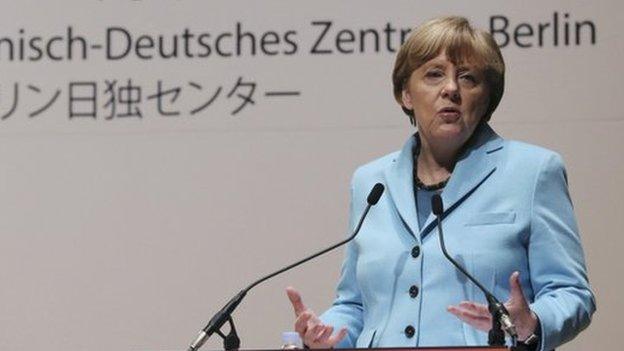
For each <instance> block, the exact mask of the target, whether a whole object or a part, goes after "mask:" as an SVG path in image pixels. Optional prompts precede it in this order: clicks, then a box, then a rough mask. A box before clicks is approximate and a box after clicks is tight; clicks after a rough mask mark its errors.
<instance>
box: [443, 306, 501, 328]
mask: <svg viewBox="0 0 624 351" xmlns="http://www.w3.org/2000/svg"><path fill="white" fill-rule="evenodd" d="M447 310H448V311H449V312H450V313H452V314H453V315H455V317H457V318H458V319H459V320H461V321H462V322H464V323H466V324H468V325H470V326H472V327H473V328H476V329H478V330H481V331H488V330H490V329H491V327H492V322H491V320H490V318H487V317H482V316H474V315H471V314H470V312H467V311H466V310H463V309H461V308H458V307H457V306H449V307H448V308H447Z"/></svg>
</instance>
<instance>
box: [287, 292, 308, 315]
mask: <svg viewBox="0 0 624 351" xmlns="http://www.w3.org/2000/svg"><path fill="white" fill-rule="evenodd" d="M286 295H288V299H289V300H290V303H291V304H292V306H293V309H294V310H295V316H297V317H299V315H300V314H301V313H303V311H305V310H306V307H305V305H304V304H303V300H302V299H301V294H299V292H298V291H297V290H295V288H293V287H291V286H289V287H287V288H286Z"/></svg>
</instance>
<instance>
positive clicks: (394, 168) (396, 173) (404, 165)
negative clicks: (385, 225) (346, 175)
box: [385, 136, 420, 239]
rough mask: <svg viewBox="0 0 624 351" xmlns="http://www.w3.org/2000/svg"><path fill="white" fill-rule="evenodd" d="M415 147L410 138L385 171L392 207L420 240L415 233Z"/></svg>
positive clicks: (417, 230)
mask: <svg viewBox="0 0 624 351" xmlns="http://www.w3.org/2000/svg"><path fill="white" fill-rule="evenodd" d="M415 145H416V138H415V137H414V136H412V137H411V138H409V140H408V141H407V142H406V143H405V145H404V146H403V149H402V150H401V151H400V152H399V154H398V156H397V157H396V158H395V159H393V160H392V164H391V166H390V167H388V168H386V170H385V177H386V186H387V188H388V192H389V194H390V197H391V199H392V201H393V202H394V206H395V208H396V210H397V212H398V213H399V216H400V217H401V219H402V220H403V223H404V224H405V225H406V226H407V228H408V229H409V231H410V234H412V235H413V236H414V237H415V238H416V239H420V237H419V236H417V235H416V233H418V232H419V228H418V219H417V217H416V202H415V199H414V180H413V176H412V174H413V173H412V172H413V169H414V162H413V154H412V153H413V149H414V146H415Z"/></svg>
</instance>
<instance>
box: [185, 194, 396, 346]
mask: <svg viewBox="0 0 624 351" xmlns="http://www.w3.org/2000/svg"><path fill="white" fill-rule="evenodd" d="M384 189H385V188H384V186H383V184H381V183H377V184H375V186H373V188H372V189H371V191H370V193H369V194H368V197H367V198H366V202H367V203H368V205H367V206H366V208H365V209H364V212H363V213H362V216H360V220H359V222H358V224H357V226H356V227H355V230H354V231H353V234H351V236H349V237H348V238H346V239H345V240H343V241H341V242H339V243H337V244H334V245H332V246H330V247H328V248H326V249H323V250H321V251H319V252H317V253H315V254H312V255H310V256H308V257H306V258H304V259H302V260H299V261H297V262H295V263H292V264H290V265H288V266H286V267H284V268H282V269H280V270H278V271H276V272H273V273H271V274H268V275H266V276H264V277H262V278H260V279H258V280H256V281H255V282H253V283H251V284H250V285H249V286H247V287H246V288H244V289H243V290H241V291H240V292H239V293H238V294H236V295H235V296H234V297H233V298H232V299H230V301H228V303H227V304H225V306H223V308H221V310H219V312H217V313H216V314H215V315H214V316H213V317H212V318H210V321H208V324H207V325H206V326H205V327H204V328H203V329H202V330H201V331H200V332H199V334H198V335H197V337H196V338H195V340H193V342H192V343H191V345H190V346H189V348H188V351H197V350H198V349H199V348H200V347H201V346H202V345H203V344H204V343H205V342H206V340H208V338H209V337H210V336H211V335H212V334H214V333H217V334H218V335H219V336H221V337H222V338H223V339H224V341H223V344H224V348H225V350H234V349H238V347H239V346H240V340H239V338H238V335H236V329H235V328H234V322H233V320H232V313H233V312H234V310H235V309H236V307H238V305H239V304H240V303H241V301H242V300H243V298H244V297H245V295H247V292H249V290H251V289H253V288H254V287H255V286H256V285H258V284H260V283H262V282H264V281H266V280H268V279H270V278H273V277H274V276H276V275H278V274H281V273H284V272H286V271H288V270H290V269H292V268H295V267H297V266H299V265H301V264H303V263H305V262H308V261H309V260H311V259H313V258H316V257H318V256H320V255H322V254H324V253H327V252H329V251H332V250H333V249H335V248H337V247H340V246H342V245H344V244H346V243H348V242H349V241H351V240H353V239H354V238H355V236H356V235H357V234H358V233H359V232H360V228H361V227H362V223H364V219H365V218H366V216H367V215H368V211H369V210H370V208H371V207H372V206H375V205H376V204H377V202H379V198H381V195H382V194H383V192H384ZM226 321H227V322H229V324H230V334H228V335H227V336H226V335H223V333H222V332H221V331H220V329H221V327H222V326H223V324H225V322H226Z"/></svg>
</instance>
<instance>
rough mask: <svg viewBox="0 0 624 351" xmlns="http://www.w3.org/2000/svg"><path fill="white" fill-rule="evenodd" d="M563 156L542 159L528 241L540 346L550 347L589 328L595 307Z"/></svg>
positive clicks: (546, 348)
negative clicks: (539, 328)
mask: <svg viewBox="0 0 624 351" xmlns="http://www.w3.org/2000/svg"><path fill="white" fill-rule="evenodd" d="M567 185H568V184H567V178H566V171H565V168H564V166H563V162H562V160H561V157H560V156H559V155H557V154H554V153H552V154H550V155H549V156H548V157H546V158H545V159H544V161H543V162H542V165H541V167H540V171H539V174H538V175H537V178H536V182H535V189H534V193H533V201H532V205H531V206H532V209H531V216H532V218H531V230H530V238H529V247H528V255H529V257H528V259H529V269H530V275H531V284H532V287H533V291H534V302H533V303H532V304H531V305H530V307H531V309H532V310H533V312H535V314H536V315H537V316H538V318H539V320H540V323H541V328H542V329H541V332H542V341H541V350H542V351H544V350H552V349H554V348H556V347H559V346H560V345H561V344H563V343H565V342H566V341H569V340H570V339H572V338H573V337H575V336H576V335H577V334H578V333H579V332H580V331H581V330H583V329H584V328H586V327H587V326H588V325H589V323H590V320H591V316H592V314H593V313H594V311H595V309H596V305H595V299H594V295H593V294H592V292H591V290H590V287H589V282H588V279H587V272H586V268H585V260H584V254H583V248H582V246H581V240H580V237H579V233H578V227H577V224H576V219H575V217H574V211H573V207H572V202H571V200H570V195H569V193H568V186H567Z"/></svg>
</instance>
